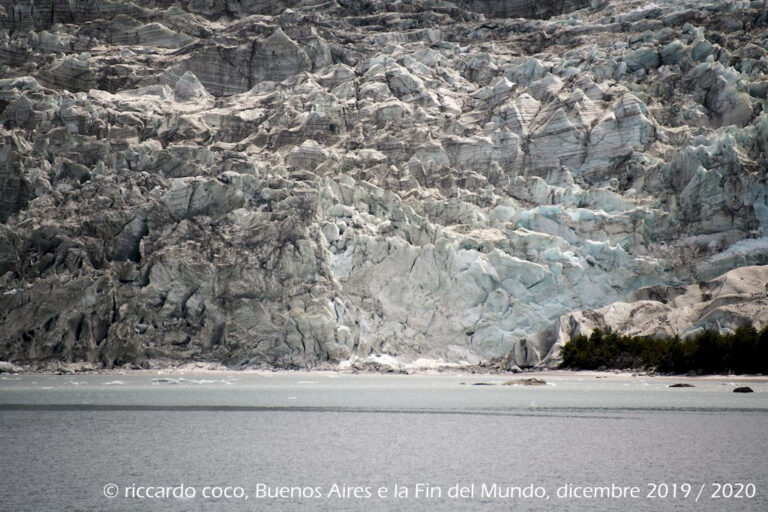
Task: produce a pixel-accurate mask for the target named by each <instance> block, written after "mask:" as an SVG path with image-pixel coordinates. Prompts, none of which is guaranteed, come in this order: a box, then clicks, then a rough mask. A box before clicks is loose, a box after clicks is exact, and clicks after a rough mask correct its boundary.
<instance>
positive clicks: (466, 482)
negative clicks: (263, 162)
mask: <svg viewBox="0 0 768 512" xmlns="http://www.w3.org/2000/svg"><path fill="white" fill-rule="evenodd" d="M165 377H168V379H169V380H167V381H164V382H157V381H153V379H158V378H165ZM504 380H505V379H504V378H502V377H475V376H473V377H467V376H383V375H336V374H331V373H326V374H307V373H295V374H291V373H289V374H238V373H222V374H214V375H206V376H204V377H200V376H199V375H197V376H192V375H188V376H181V375H177V374H174V375H168V376H164V375H153V374H131V375H127V376H114V375H109V376H104V375H94V376H72V377H63V376H40V375H36V376H22V377H8V376H6V377H2V380H0V454H1V455H2V466H0V467H2V469H1V470H0V510H8V511H34V512H39V511H44V510H45V511H94V510H103V511H134V510H135V511H139V510H141V511H147V510H162V511H198V510H199V511H203V510H204V511H262V510H270V511H272V510H365V511H378V510H387V511H390V510H408V511H411V510H415V511H421V510H425V511H426V510H429V511H431V510H505V511H513V510H514V511H516V510H530V511H550V510H574V511H576V510H606V511H608V510H621V511H627V510H630V511H633V510H641V511H642V510H648V511H651V510H652V511H663V510H676V511H677V510H681V511H687V510H690V511H694V510H695V511H700V510H705V511H708V510H712V511H724V510H728V511H761V512H762V511H765V510H768V462H767V459H766V453H767V452H768V385H767V384H764V383H757V384H750V386H751V387H752V388H753V389H755V391H756V393H753V394H748V395H741V394H735V393H732V389H733V386H734V385H735V384H734V383H729V382H696V383H695V386H696V387H694V388H685V389H670V388H668V387H667V385H668V384H670V383H671V382H673V381H666V380H661V379H646V378H642V377H640V378H629V377H625V378H610V379H596V378H594V377H593V376H580V375H564V376H548V377H547V381H548V382H549V385H547V386H541V387H524V386H501V385H499V384H500V383H501V382H503V381H504ZM479 381H483V382H489V383H493V384H495V385H492V386H476V385H472V384H473V383H475V382H479ZM462 383H464V384H462ZM108 484H114V485H115V486H116V487H114V488H109V489H108V491H113V490H114V489H117V494H118V495H117V497H114V498H107V497H105V495H104V492H105V486H107V485H108ZM182 484H183V485H184V486H185V489H186V492H187V493H189V492H190V489H191V490H192V491H194V492H195V497H193V498H191V497H190V498H174V497H170V498H162V497H154V498H141V497H138V496H136V495H135V494H136V493H138V494H139V495H143V493H142V488H144V487H150V486H151V487H154V488H155V489H154V490H152V491H149V492H150V493H152V492H154V493H155V495H157V493H158V492H160V491H159V490H158V489H157V487H161V486H162V487H174V488H177V493H178V492H179V490H178V489H180V488H179V486H180V485H182ZM334 484H338V485H339V486H342V487H343V486H359V487H363V488H367V491H368V492H370V493H371V497H365V495H366V493H365V489H363V490H361V491H359V492H362V493H363V494H362V495H359V496H358V497H355V496H354V495H353V496H351V497H339V496H338V495H333V496H328V493H329V492H330V491H331V490H332V486H333V485H334ZM419 484H421V486H419ZM457 484H458V485H459V486H461V487H467V488H469V489H468V490H466V491H465V493H467V494H465V496H467V497H455V496H449V490H450V489H451V488H453V487H455V486H456V485H457ZM493 484H497V490H498V489H500V488H507V487H517V488H518V489H517V492H521V491H522V490H525V489H526V488H528V487H529V486H531V485H532V486H534V487H538V488H540V489H539V492H540V493H541V492H544V493H546V496H544V497H540V498H536V497H520V496H519V495H514V496H513V497H504V495H503V493H500V494H498V495H494V496H488V495H487V493H486V495H483V494H482V491H483V489H482V486H483V485H485V486H486V491H488V490H490V489H491V486H492V485H493ZM569 484H570V485H572V486H580V487H581V486H611V485H616V486H636V487H639V497H638V498H631V497H626V498H612V497H607V498H606V497H604V498H572V497H571V498H561V497H558V495H557V493H558V490H559V489H560V490H562V488H563V486H565V485H569ZM649 484H662V486H661V487H658V488H657V489H656V495H659V494H666V497H656V498H650V497H648V493H649V492H650V491H652V490H653V487H652V486H650V485H649ZM714 484H733V485H734V487H730V486H728V485H726V486H725V487H723V488H721V492H720V494H721V495H726V496H727V495H733V497H730V498H728V497H721V498H712V493H713V492H715V491H717V486H716V485H714ZM739 484H741V485H745V486H746V487H744V488H743V489H742V488H740V486H739ZM395 485H397V486H398V488H399V489H401V490H402V489H403V488H404V489H406V490H407V491H408V496H407V497H404V496H395V495H394V494H393V493H394V489H395ZM472 485H474V495H470V489H471V488H472ZM227 486H229V487H240V488H242V489H240V490H235V491H234V492H236V493H240V492H242V493H243V494H244V496H243V497H241V498H231V499H225V498H218V499H214V498H204V497H202V496H201V493H202V492H203V489H204V488H205V487H227ZM279 486H285V487H302V488H303V487H310V488H311V489H305V490H304V491H305V492H307V493H308V494H309V496H308V497H296V496H295V495H294V497H293V498H290V497H289V498H269V497H266V498H261V497H259V490H260V489H262V490H263V489H264V488H265V487H269V488H270V490H271V492H274V490H275V488H276V487H279ZM702 486H703V488H702ZM750 486H754V487H750ZM417 487H418V488H419V489H423V490H425V492H422V493H421V494H419V495H416V492H417ZM380 488H382V489H385V490H386V491H387V493H388V494H387V495H385V496H383V497H379V496H378V495H377V493H378V490H379V489H380ZM740 489H741V493H740V494H741V495H742V496H743V497H735V495H737V494H739V490H740ZM532 490H533V488H532V487H531V488H529V490H528V492H530V491H532ZM209 491H210V492H215V491H213V490H211V489H209ZM289 491H290V490H288V491H286V492H289ZM427 491H428V492H427ZM438 491H439V493H438ZM700 491H701V493H700ZM132 492H133V493H134V494H131V493H132ZM169 492H173V490H172V489H170V490H169ZM295 492H296V491H295V490H294V493H295ZM512 492H513V493H514V492H516V491H515V490H514V489H513V491H512ZM752 492H754V497H751V498H749V497H746V495H747V494H749V495H751V494H752ZM699 493H700V494H699ZM438 494H439V495H438ZM317 495H319V496H317ZM697 496H698V501H696V498H697ZM246 497H247V499H246Z"/></svg>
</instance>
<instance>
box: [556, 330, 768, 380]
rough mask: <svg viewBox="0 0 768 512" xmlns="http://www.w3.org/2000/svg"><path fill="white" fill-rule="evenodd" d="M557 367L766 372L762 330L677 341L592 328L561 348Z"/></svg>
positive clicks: (766, 342) (767, 339)
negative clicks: (589, 333) (588, 332)
mask: <svg viewBox="0 0 768 512" xmlns="http://www.w3.org/2000/svg"><path fill="white" fill-rule="evenodd" d="M562 357H563V362H562V363H561V365H560V367H561V368H571V369H581V370H598V369H619V370H629V369H642V370H656V371H658V372H662V373H678V374H681V373H689V372H695V373H698V374H705V373H763V374H765V373H768V326H766V327H764V328H763V329H762V330H760V331H758V330H756V329H754V328H753V327H740V328H739V329H737V330H736V331H735V332H733V333H730V334H720V333H718V332H717V331H704V332H702V333H700V334H698V335H696V336H693V337H690V338H687V339H684V340H681V339H680V337H678V336H675V337H672V338H652V337H641V336H621V335H619V334H616V333H614V332H611V331H603V330H600V329H595V331H594V332H593V333H592V334H591V335H590V336H583V335H582V336H576V337H574V338H572V339H571V341H570V342H569V343H567V344H566V345H565V346H564V347H563V351H562Z"/></svg>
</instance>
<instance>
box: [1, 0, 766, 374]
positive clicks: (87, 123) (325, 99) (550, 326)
mask: <svg viewBox="0 0 768 512" xmlns="http://www.w3.org/2000/svg"><path fill="white" fill-rule="evenodd" d="M767 54H768V4H766V2H765V1H751V2H750V1H735V0H713V1H711V2H710V1H705V2H685V1H683V2H681V1H677V0H675V1H673V0H657V1H656V2H654V3H648V2H641V1H635V0H615V1H595V0H593V1H591V2H587V1H579V0H565V1H563V0H557V1H551V2H546V1H545V2H541V1H540V2H532V1H527V0H520V1H506V2H501V1H493V2H479V1H468V0H455V1H431V0H414V1H411V2H386V1H383V0H369V1H366V2H351V1H345V0H337V1H332V2H315V1H299V0H291V1H287V0H286V1H281V2H264V1H261V0H248V1H245V0H241V1H223V0H221V1H220V0H205V1H202V0H183V1H178V2H170V1H155V0H153V1H148V0H147V1H144V0H133V1H130V2H115V1H109V0H104V1H92V2H57V1H53V0H47V1H46V0H35V1H34V2H32V1H24V2H10V1H6V0H0V76H2V77H3V78H2V79H0V360H9V361H14V362H25V361H26V362H29V361H32V362H45V361H51V360H55V361H69V362H71V361H86V362H88V363H94V364H100V365H105V366H115V365H125V364H128V365H141V364H149V363H151V362H152V361H165V362H168V361H174V360H177V361H178V360H185V361H186V360H197V361H215V362H222V363H224V364H227V365H232V366H237V367H242V366H254V365H270V366H282V367H312V366H317V365H333V364H336V363H338V362H340V361H347V362H349V361H350V360H352V361H356V360H360V361H363V362H365V361H368V362H370V363H371V364H382V363H383V362H386V361H406V362H411V363H414V362H418V361H422V362H424V364H427V361H428V360H432V361H434V360H440V361H445V362H449V363H459V364H463V363H468V364H473V363H476V362H478V361H480V360H484V359H488V358H493V357H497V356H501V355H504V354H506V355H505V356H504V357H505V360H506V361H507V362H508V363H509V365H510V366H519V367H530V366H533V365H536V364H542V361H544V363H547V362H553V361H556V360H557V355H556V354H557V347H559V346H560V344H561V343H562V342H563V341H564V336H565V334H564V333H571V332H575V331H574V329H576V330H579V329H581V330H585V329H588V328H591V327H592V326H596V325H603V324H605V323H614V322H615V323H617V326H618V325H620V326H621V329H623V332H624V331H625V332H628V333H629V332H631V333H640V332H644V333H645V332H648V333H650V332H659V333H662V332H663V333H671V332H679V333H685V332H690V330H691V329H695V328H698V327H703V326H710V325H719V326H720V327H721V328H729V327H730V326H731V325H735V324H737V323H743V322H747V321H753V322H757V323H766V322H768V309H767V308H766V304H765V295H764V293H765V291H764V290H762V291H761V290H759V289H758V288H759V286H758V285H757V284H755V283H753V282H752V281H754V280H755V279H756V278H755V277H754V276H763V274H764V273H765V268H768V267H765V266H766V265H768V170H767V169H768V158H767V155H768V112H766V103H767V101H768V55H767ZM734 269H736V270H734ZM733 272H736V273H733ZM764 277H765V276H764ZM741 278H744V279H745V280H750V281H749V282H750V283H751V284H750V285H749V286H746V285H744V287H743V289H742V288H739V287H740V286H742V285H740V284H738V283H739V282H740V281H739V280H740V279H741ZM764 281H765V280H764ZM705 282H711V283H715V284H705V285H699V283H705ZM717 283H720V284H717ZM734 283H736V284H734ZM752 285H754V286H752ZM718 286H719V287H720V288H718V289H725V288H728V289H729V290H731V288H732V290H731V291H729V292H728V293H725V292H718V293H721V295H720V296H718V297H715V296H714V295H713V296H712V297H710V298H707V297H706V296H705V295H706V293H712V292H707V290H711V289H714V288H717V287H718ZM702 287H703V288H702ZM713 287H714V288H713ZM723 287H725V288H723ZM729 287H730V288H729ZM755 287H757V288H755ZM697 290H698V291H697ZM678 291H679V293H678ZM722 293H725V295H727V297H728V298H727V299H723V298H722ZM761 293H762V294H763V295H761ZM654 294H655V295H654ZM662 299H663V300H662ZM664 301H666V303H665V302H664ZM611 304H613V305H611ZM606 307H607V308H608V309H605V308H606ZM639 311H642V312H643V313H642V314H639ZM665 322H666V323H665ZM713 322H714V323H713ZM718 322H719V323H718ZM617 326H614V327H616V328H618V327H617ZM580 332H581V331H580ZM553 346H554V350H553ZM414 364H416V363H414Z"/></svg>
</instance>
